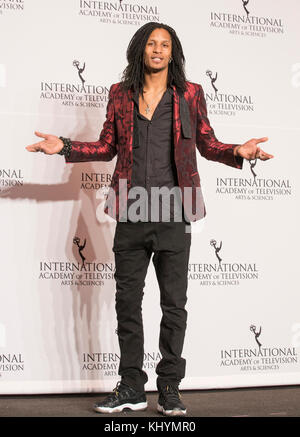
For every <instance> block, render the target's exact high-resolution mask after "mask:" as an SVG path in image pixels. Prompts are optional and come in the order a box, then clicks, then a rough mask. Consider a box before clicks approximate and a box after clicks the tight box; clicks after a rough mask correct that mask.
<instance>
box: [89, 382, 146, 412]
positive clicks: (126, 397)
mask: <svg viewBox="0 0 300 437" xmlns="http://www.w3.org/2000/svg"><path fill="white" fill-rule="evenodd" d="M147 406H148V404H147V400H146V394H145V392H138V391H136V390H134V389H133V388H131V387H129V386H128V385H125V384H123V383H122V382H121V381H119V382H118V384H117V385H116V387H115V388H114V389H113V393H111V394H109V395H108V396H107V397H106V398H105V399H104V400H103V401H100V402H97V403H96V404H95V405H94V411H96V412H97V413H119V412H121V411H123V410H124V408H130V409H131V410H134V411H139V410H145V409H146V408H147Z"/></svg>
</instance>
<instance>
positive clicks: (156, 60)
mask: <svg viewBox="0 0 300 437" xmlns="http://www.w3.org/2000/svg"><path fill="white" fill-rule="evenodd" d="M171 56H172V39H171V35H170V34H169V32H168V31H167V30H165V29H160V28H157V29H155V30H153V32H152V33H151V35H150V36H149V38H148V41H147V43H146V47H145V54H144V61H145V66H146V69H147V70H148V71H149V72H152V73H154V72H158V71H161V70H164V69H165V68H168V64H169V60H170V58H171Z"/></svg>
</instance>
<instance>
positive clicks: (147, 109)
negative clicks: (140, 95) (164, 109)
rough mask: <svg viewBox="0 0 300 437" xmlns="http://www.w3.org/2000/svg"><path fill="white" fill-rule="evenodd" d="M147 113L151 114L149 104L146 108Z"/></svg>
mask: <svg viewBox="0 0 300 437" xmlns="http://www.w3.org/2000/svg"><path fill="white" fill-rule="evenodd" d="M145 112H146V114H149V112H150V106H149V105H148V104H147V108H146V109H145Z"/></svg>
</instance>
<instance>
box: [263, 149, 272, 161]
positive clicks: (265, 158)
mask: <svg viewBox="0 0 300 437" xmlns="http://www.w3.org/2000/svg"><path fill="white" fill-rule="evenodd" d="M271 158H274V155H271V154H270V153H266V152H264V151H263V150H261V153H260V156H259V159H261V160H262V161H266V160H267V159H271Z"/></svg>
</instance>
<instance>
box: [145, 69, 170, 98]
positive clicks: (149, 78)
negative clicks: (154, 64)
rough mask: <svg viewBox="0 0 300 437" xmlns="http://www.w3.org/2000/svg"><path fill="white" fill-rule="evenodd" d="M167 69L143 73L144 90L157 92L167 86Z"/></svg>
mask: <svg viewBox="0 0 300 437" xmlns="http://www.w3.org/2000/svg"><path fill="white" fill-rule="evenodd" d="M167 83H168V69H165V70H162V71H159V72H157V73H145V82H144V90H145V91H147V92H150V93H151V92H154V93H155V92H158V91H160V90H162V89H164V88H166V87H167Z"/></svg>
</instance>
